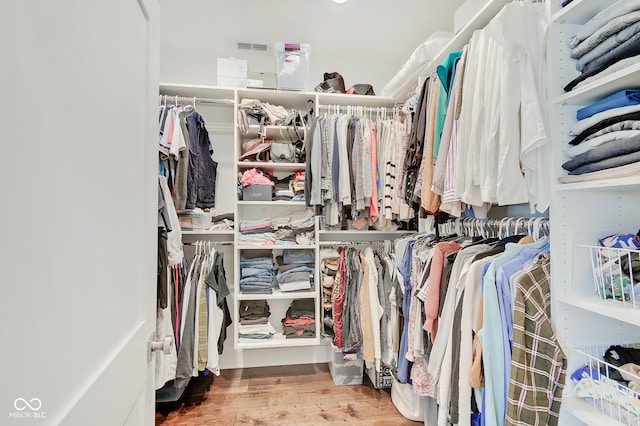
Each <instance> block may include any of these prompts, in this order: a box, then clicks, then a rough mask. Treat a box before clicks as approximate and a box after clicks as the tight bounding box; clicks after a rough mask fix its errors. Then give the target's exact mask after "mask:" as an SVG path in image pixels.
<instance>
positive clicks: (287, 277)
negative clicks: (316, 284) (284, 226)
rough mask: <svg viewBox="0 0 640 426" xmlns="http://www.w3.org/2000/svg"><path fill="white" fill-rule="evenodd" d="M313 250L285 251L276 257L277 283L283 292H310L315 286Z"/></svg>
mask: <svg viewBox="0 0 640 426" xmlns="http://www.w3.org/2000/svg"><path fill="white" fill-rule="evenodd" d="M314 261H315V256H314V253H313V250H284V252H283V255H282V256H278V257H276V267H277V271H278V272H277V273H276V283H277V284H278V287H280V290H281V291H284V292H286V291H299V290H309V289H311V287H312V284H313V271H314Z"/></svg>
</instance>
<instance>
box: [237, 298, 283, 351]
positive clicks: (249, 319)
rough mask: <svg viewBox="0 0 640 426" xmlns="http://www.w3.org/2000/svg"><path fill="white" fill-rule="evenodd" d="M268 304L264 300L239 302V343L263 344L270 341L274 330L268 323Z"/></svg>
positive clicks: (269, 313) (269, 312)
mask: <svg viewBox="0 0 640 426" xmlns="http://www.w3.org/2000/svg"><path fill="white" fill-rule="evenodd" d="M270 315H271V311H270V310H269V304H268V303H267V301H266V300H242V301H241V302H240V324H239V325H238V337H239V340H238V341H239V342H240V343H252V342H263V341H265V340H268V339H271V336H273V335H274V334H275V333H276V330H275V329H274V328H273V326H272V325H271V324H270V323H269V316H270Z"/></svg>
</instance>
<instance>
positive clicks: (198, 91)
mask: <svg viewBox="0 0 640 426" xmlns="http://www.w3.org/2000/svg"><path fill="white" fill-rule="evenodd" d="M160 93H161V94H163V95H164V94H167V95H175V96H184V97H187V98H192V97H194V96H195V97H197V98H214V99H227V100H230V101H233V100H234V89H232V88H228V87H219V86H206V85H198V84H182V83H160Z"/></svg>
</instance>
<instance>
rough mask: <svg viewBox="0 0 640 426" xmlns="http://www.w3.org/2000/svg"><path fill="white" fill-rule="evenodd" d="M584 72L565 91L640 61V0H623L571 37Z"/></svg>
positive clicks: (574, 56) (572, 45)
mask: <svg viewBox="0 0 640 426" xmlns="http://www.w3.org/2000/svg"><path fill="white" fill-rule="evenodd" d="M569 47H570V48H571V57H572V58H574V59H576V60H577V62H576V69H577V70H578V71H580V73H581V74H580V75H579V76H578V77H576V78H575V79H573V80H572V81H571V82H569V83H568V84H567V85H566V86H565V87H564V90H565V91H567V92H568V91H570V90H573V89H575V88H577V87H582V86H584V85H587V84H589V83H592V82H594V81H597V80H599V79H601V78H603V77H605V76H607V75H610V74H612V73H614V72H617V71H619V70H620V69H623V68H626V67H628V66H630V65H633V64H637V63H638V62H640V1H638V0H619V1H617V2H616V3H614V4H612V5H611V6H609V7H608V8H606V9H605V10H603V11H602V12H600V13H598V14H597V15H596V16H594V17H593V18H591V19H590V20H589V21H587V22H586V23H585V24H584V25H583V26H582V27H581V28H580V29H579V30H578V31H577V32H576V34H575V35H573V36H572V37H571V38H570V39H569Z"/></svg>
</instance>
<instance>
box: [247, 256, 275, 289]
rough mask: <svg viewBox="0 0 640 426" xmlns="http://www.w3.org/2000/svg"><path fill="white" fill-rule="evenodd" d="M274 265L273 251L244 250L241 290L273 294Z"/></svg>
mask: <svg viewBox="0 0 640 426" xmlns="http://www.w3.org/2000/svg"><path fill="white" fill-rule="evenodd" d="M273 266H274V265H273V257H272V255H271V251H268V250H267V251H263V250H259V251H257V250H253V251H251V250H245V251H243V252H242V254H241V255H240V274H241V275H240V291H241V292H242V293H252V294H271V293H272V292H273V287H272V286H273V279H274V272H273V269H274V268H273Z"/></svg>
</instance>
